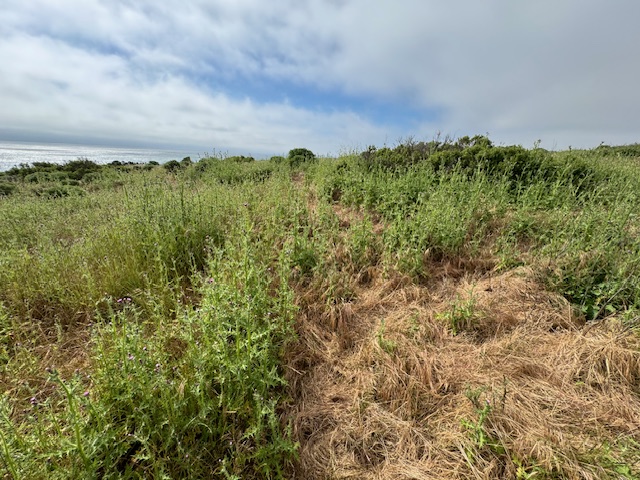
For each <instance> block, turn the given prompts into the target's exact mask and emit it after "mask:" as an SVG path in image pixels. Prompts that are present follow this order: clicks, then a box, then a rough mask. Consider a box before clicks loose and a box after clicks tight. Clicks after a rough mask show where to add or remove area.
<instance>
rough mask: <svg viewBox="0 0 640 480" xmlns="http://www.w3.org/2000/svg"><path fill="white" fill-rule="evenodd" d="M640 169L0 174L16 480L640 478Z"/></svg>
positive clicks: (418, 160)
mask: <svg viewBox="0 0 640 480" xmlns="http://www.w3.org/2000/svg"><path fill="white" fill-rule="evenodd" d="M634 152H635V146H625V147H624V148H622V147H620V148H618V147H606V146H601V147H599V148H597V149H594V150H590V151H576V150H571V151H566V152H548V151H546V150H542V149H539V148H534V149H524V148H522V147H519V146H495V145H493V144H492V142H491V141H490V140H489V139H488V138H486V137H483V136H476V137H463V138H461V139H457V140H453V139H436V140H433V141H430V142H416V141H413V140H412V139H410V140H408V141H405V142H402V143H401V144H399V145H397V146H395V147H393V148H389V147H383V148H375V147H370V148H368V149H367V150H366V151H365V152H362V153H359V154H351V155H345V156H341V157H340V158H317V157H316V156H315V155H314V154H313V152H311V151H309V150H307V149H303V148H296V149H293V150H291V151H290V152H289V153H288V155H287V157H274V158H272V159H270V160H264V161H260V160H255V159H253V158H252V157H245V156H235V157H228V156H222V155H212V156H209V155H207V156H206V157H205V158H202V159H199V160H198V161H192V160H191V159H190V158H185V159H183V160H182V161H177V160H176V161H175V162H174V163H171V162H169V163H166V164H164V166H160V165H158V164H157V163H156V164H147V165H136V164H130V163H127V162H118V163H117V164H116V163H114V164H111V165H97V164H95V163H93V162H91V161H89V160H87V159H78V160H77V161H75V162H70V163H69V164H67V165H52V164H34V165H23V166H21V167H18V168H15V169H11V170H9V171H8V172H3V173H2V174H0V392H1V394H2V397H1V399H0V469H1V470H2V473H1V475H3V476H4V477H6V478H15V479H22V478H24V479H32V478H54V479H55V478H157V479H161V478H226V479H236V478H249V479H251V478H255V479H258V478H260V479H262V478H272V479H276V478H310V479H312V478H364V479H366V478H376V479H386V478H389V479H392V478H393V479H398V478H407V479H409V478H412V479H415V478H464V479H467V478H496V479H497V478H523V479H524V478H540V479H543V478H548V479H552V478H594V479H595V478H599V479H607V478H609V479H614V478H615V479H618V478H629V479H631V478H638V476H640V464H639V463H638V458H640V435H639V434H638V432H639V428H640V416H639V413H638V412H640V390H639V389H638V384H639V382H640V330H639V328H640V327H639V323H638V311H639V310H640V308H639V306H640V283H639V282H638V280H637V279H638V278H639V276H638V273H639V272H638V268H639V265H640V240H639V238H640V235H639V233H640V224H639V221H640V207H639V205H640V203H639V202H638V192H640V180H638V179H640V175H639V173H640V172H639V171H638V169H639V168H640V167H639V164H638V162H637V155H635V153H634ZM5 190H6V191H5Z"/></svg>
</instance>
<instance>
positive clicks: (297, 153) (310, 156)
mask: <svg viewBox="0 0 640 480" xmlns="http://www.w3.org/2000/svg"><path fill="white" fill-rule="evenodd" d="M315 158H316V156H315V154H314V153H313V152H312V151H311V150H308V149H306V148H294V149H292V150H289V155H288V156H287V160H288V162H289V166H290V167H293V168H295V167H299V166H300V165H302V164H303V163H306V162H309V161H312V160H314V159H315Z"/></svg>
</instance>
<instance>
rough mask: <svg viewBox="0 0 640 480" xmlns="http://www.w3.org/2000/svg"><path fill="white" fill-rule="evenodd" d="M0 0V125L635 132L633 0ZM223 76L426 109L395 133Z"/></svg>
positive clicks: (153, 134) (161, 138)
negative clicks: (259, 92) (260, 93)
mask: <svg viewBox="0 0 640 480" xmlns="http://www.w3.org/2000/svg"><path fill="white" fill-rule="evenodd" d="M5 3H7V5H6V6H5V7H3V9H2V11H0V24H2V25H3V29H2V30H0V64H1V65H3V66H4V68H3V73H2V75H0V102H1V103H2V105H3V109H1V110H0V127H5V128H13V129H21V130H23V131H31V132H33V133H34V135H36V134H37V133H38V132H48V133H52V134H55V133H56V132H57V133H60V134H62V133H65V134H72V135H75V136H77V137H78V138H81V137H82V136H83V135H85V136H87V137H89V136H90V137H92V138H94V137H96V136H98V137H104V138H105V139H107V140H111V141H118V140H119V139H120V140H122V141H123V143H124V142H126V141H127V140H135V141H137V142H148V143H153V142H159V143H166V144H192V145H206V146H215V147H220V148H222V149H225V148H228V149H249V150H252V151H253V152H255V153H257V152H265V153H268V152H283V151H286V150H287V149H288V148H291V147H292V146H296V145H298V146H299V145H304V146H307V147H309V148H312V149H315V150H317V151H324V152H329V151H333V152H335V151H337V150H338V149H340V148H341V147H346V148H348V147H350V146H354V145H358V146H363V145H367V144H370V143H377V144H380V143H381V142H383V141H385V139H392V140H393V139H396V138H398V137H399V136H400V135H410V134H417V135H418V136H423V137H428V136H430V135H432V134H433V133H434V132H435V131H437V130H439V131H442V132H443V133H451V134H460V135H462V134H473V133H484V132H488V133H489V134H490V135H491V136H492V138H493V139H494V140H495V141H498V142H505V143H512V142H513V143H523V144H525V145H531V144H532V143H533V141H535V140H536V139H538V138H541V139H542V140H543V145H544V146H547V147H553V146H557V147H564V146H567V145H569V144H573V145H574V146H594V145H597V144H598V143H599V142H600V141H606V142H609V143H625V142H633V141H638V138H637V137H636V136H635V135H636V132H638V131H640V117H638V116H637V114H636V112H637V111H638V108H640V96H638V95H637V94H636V86H635V78H637V77H638V75H639V74H640V65H639V64H638V63H637V62H636V61H635V57H636V56H637V52H636V50H637V45H639V44H640V33H637V28H636V26H635V21H636V19H637V18H639V17H640V3H637V2H635V1H632V0H616V1H614V2H608V3H604V2H600V1H598V0H565V1H563V2H553V1H551V0H540V1H538V2H535V3H532V2H513V1H512V0H487V1H485V2H478V1H477V0H453V1H451V2H439V1H435V0H398V1H397V2H376V3H373V2H370V1H367V0H309V1H306V2H299V1H296V0H282V1H277V2H263V1H258V0H227V1H222V0H219V1H211V0H191V1H184V0H183V1H180V2H178V1H177V0H166V1H163V2H156V1H151V0H137V1H133V0H130V1H129V0H109V1H106V0H104V1H99V0H82V1H80V0H55V1H54V0H31V1H29V2H24V1H19V0H5ZM238 79H245V80H246V79H251V80H252V81H254V82H260V80H261V79H262V80H265V81H269V82H272V83H273V82H277V81H281V82H282V81H285V80H286V81H287V82H293V83H295V84H297V86H298V88H313V89H317V90H321V91H325V92H332V91H337V92H341V93H342V95H343V96H344V95H355V96H358V97H359V98H370V99H371V101H372V102H375V101H379V100H386V101H390V102H391V101H392V102H397V103H398V104H399V105H405V106H407V107H409V106H410V107H413V108H418V109H424V110H425V120H424V121H423V122H422V123H421V124H420V125H416V126H415V127H414V129H413V130H414V131H403V130H402V127H400V126H394V125H391V124H388V122H385V121H384V119H380V118H366V117H365V116H364V114H359V113H358V112H357V111H354V109H353V108H349V107H348V106H345V107H344V108H336V107H335V106H333V107H330V108H323V109H322V111H312V110H309V109H308V108H309V107H307V108H305V106H304V105H296V104H291V103H289V102H287V101H283V100H281V99H282V98H288V95H287V92H286V91H285V92H282V94H281V95H280V96H279V98H273V99H271V100H269V99H267V100H264V99H263V100H261V101H259V100H257V99H256V98H253V97H252V92H251V91H246V92H240V93H239V92H233V94H230V92H226V93H225V91H223V90H221V89H220V88H219V85H227V86H228V85H233V83H234V81H236V80H238ZM283 84H284V83H283ZM243 93H244V94H243ZM399 108H400V107H399ZM428 111H437V112H439V113H440V116H439V117H438V118H431V117H430V116H429V115H428V114H427V113H426V112H428ZM404 128H406V127H404Z"/></svg>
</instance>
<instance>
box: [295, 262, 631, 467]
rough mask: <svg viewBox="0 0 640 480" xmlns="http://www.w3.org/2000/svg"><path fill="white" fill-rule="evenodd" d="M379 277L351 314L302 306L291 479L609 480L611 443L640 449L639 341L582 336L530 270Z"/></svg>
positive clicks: (594, 328) (314, 302) (621, 332)
mask: <svg viewBox="0 0 640 480" xmlns="http://www.w3.org/2000/svg"><path fill="white" fill-rule="evenodd" d="M458 273H459V272H458ZM370 277H371V282H370V283H369V284H365V285H362V284H358V283H357V282H354V285H355V286H354V288H355V293H356V295H355V298H356V300H354V301H352V302H343V303H341V304H338V305H331V306H327V304H326V303H325V302H322V300H321V299H320V298H318V296H317V295H316V296H314V295H313V294H312V293H311V292H306V294H305V292H301V296H300V298H302V299H306V301H303V305H302V306H303V308H302V310H301V314H300V316H299V318H298V324H297V329H298V335H299V341H298V344H297V346H296V348H295V349H294V350H293V351H292V352H291V354H290V357H289V358H288V365H289V367H290V368H288V371H289V382H290V388H291V394H292V397H293V399H294V402H293V406H292V408H291V411H290V412H289V415H290V418H292V419H293V425H294V435H295V437H296V439H297V441H299V442H300V445H301V447H300V458H299V462H298V463H297V465H296V467H295V471H294V472H292V476H293V477H294V478H300V479H311V478H313V479H324V478H335V479H338V478H353V479H356V478H357V479H431V478H576V479H577V478H603V477H605V478H606V477H607V475H608V474H607V472H606V471H605V470H606V468H605V467H606V465H604V466H603V465H602V461H601V460H602V458H604V457H603V455H606V452H605V451H604V450H603V442H608V443H610V444H612V445H613V444H615V442H617V441H620V440H621V439H625V438H631V439H634V440H635V441H638V440H640V398H639V393H640V389H639V387H638V385H639V383H640V338H638V336H637V335H635V334H634V333H633V332H630V331H627V330H625V329H624V328H623V327H622V326H621V324H620V322H619V321H617V320H616V319H610V320H607V321H602V322H599V323H597V324H589V325H584V323H583V322H582V320H581V319H580V318H578V317H576V316H574V314H573V312H572V310H571V308H570V306H569V305H568V304H567V302H566V301H565V300H564V299H563V298H561V297H558V296H555V295H553V294H550V293H548V292H546V291H545V290H544V289H543V288H542V287H541V285H540V284H539V283H538V282H537V281H536V279H535V277H534V275H533V274H532V273H531V272H530V271H528V270H525V269H517V270H513V271H509V272H506V273H500V274H497V273H490V274H484V275H483V276H479V274H475V275H453V276H446V275H440V276H438V280H437V281H436V282H431V284H430V285H428V286H418V285H415V284H412V283H411V282H410V281H409V280H408V279H407V278H405V277H401V276H396V275H393V274H388V275H386V276H383V275H382V274H381V273H380V272H379V271H377V272H374V273H371V274H370ZM454 326H455V328H454ZM607 458H608V457H607ZM609 460H611V461H612V462H613V461H614V460H615V458H614V457H611V458H609ZM627 464H629V463H628V459H627ZM629 466H630V467H631V468H635V469H638V468H640V463H638V461H636V464H635V465H629ZM609 473H610V472H609ZM527 474H528V475H530V476H529V477H526V476H525V475H527Z"/></svg>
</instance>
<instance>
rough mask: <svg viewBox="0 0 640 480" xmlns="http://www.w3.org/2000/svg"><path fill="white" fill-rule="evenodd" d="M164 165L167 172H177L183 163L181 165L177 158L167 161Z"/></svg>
mask: <svg viewBox="0 0 640 480" xmlns="http://www.w3.org/2000/svg"><path fill="white" fill-rule="evenodd" d="M162 166H163V167H164V169H165V170H166V171H167V172H172V173H173V172H177V171H178V170H180V169H181V168H182V165H180V162H178V161H177V160H169V161H168V162H167V163H165V164H164V165H162Z"/></svg>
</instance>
